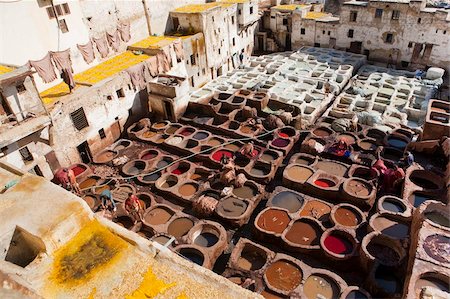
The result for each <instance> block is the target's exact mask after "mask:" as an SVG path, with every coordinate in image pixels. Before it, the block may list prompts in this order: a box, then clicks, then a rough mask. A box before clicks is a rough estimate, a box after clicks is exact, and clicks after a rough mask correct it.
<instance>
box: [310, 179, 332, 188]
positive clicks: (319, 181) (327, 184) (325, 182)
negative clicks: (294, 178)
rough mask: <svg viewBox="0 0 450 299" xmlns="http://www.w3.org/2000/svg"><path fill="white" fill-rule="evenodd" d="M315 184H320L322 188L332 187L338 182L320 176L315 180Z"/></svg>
mask: <svg viewBox="0 0 450 299" xmlns="http://www.w3.org/2000/svg"><path fill="white" fill-rule="evenodd" d="M314 185H316V186H319V187H321V188H332V187H334V186H336V182H334V181H332V180H329V179H326V178H318V179H317V180H315V181H314Z"/></svg>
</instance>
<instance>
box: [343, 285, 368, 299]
mask: <svg viewBox="0 0 450 299" xmlns="http://www.w3.org/2000/svg"><path fill="white" fill-rule="evenodd" d="M341 298H343V299H369V298H372V297H371V296H370V295H369V293H368V292H367V291H365V290H363V289H361V288H359V287H348V288H347V289H346V290H345V291H344V292H343V295H342V296H341Z"/></svg>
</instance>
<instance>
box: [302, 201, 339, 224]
mask: <svg viewBox="0 0 450 299" xmlns="http://www.w3.org/2000/svg"><path fill="white" fill-rule="evenodd" d="M330 212H331V207H330V206H329V205H327V204H325V203H323V202H321V201H318V200H308V201H307V202H306V204H305V206H304V207H303V209H302V211H301V212H300V216H309V217H313V218H315V219H318V220H320V221H325V220H326V219H327V218H328V216H329V215H330Z"/></svg>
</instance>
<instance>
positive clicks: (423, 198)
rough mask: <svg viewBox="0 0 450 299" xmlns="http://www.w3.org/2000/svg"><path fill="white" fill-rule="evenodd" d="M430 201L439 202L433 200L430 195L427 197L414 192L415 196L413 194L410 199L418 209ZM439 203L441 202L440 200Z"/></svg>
mask: <svg viewBox="0 0 450 299" xmlns="http://www.w3.org/2000/svg"><path fill="white" fill-rule="evenodd" d="M428 200H437V199H435V198H433V197H432V196H430V195H427V194H425V193H422V192H414V193H413V194H411V196H410V197H409V202H410V203H411V204H412V205H413V206H414V207H415V208H418V207H419V206H420V205H421V204H423V203H424V202H426V201H428ZM438 201H439V200H438Z"/></svg>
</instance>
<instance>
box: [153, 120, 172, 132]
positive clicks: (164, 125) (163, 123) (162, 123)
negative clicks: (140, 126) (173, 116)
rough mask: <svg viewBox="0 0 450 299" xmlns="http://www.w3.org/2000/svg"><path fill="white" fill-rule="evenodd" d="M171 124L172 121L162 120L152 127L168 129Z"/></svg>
mask: <svg viewBox="0 0 450 299" xmlns="http://www.w3.org/2000/svg"><path fill="white" fill-rule="evenodd" d="M169 124H170V122H168V121H160V122H157V123H154V124H153V125H152V129H154V130H165V129H167V127H168V126H169Z"/></svg>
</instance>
